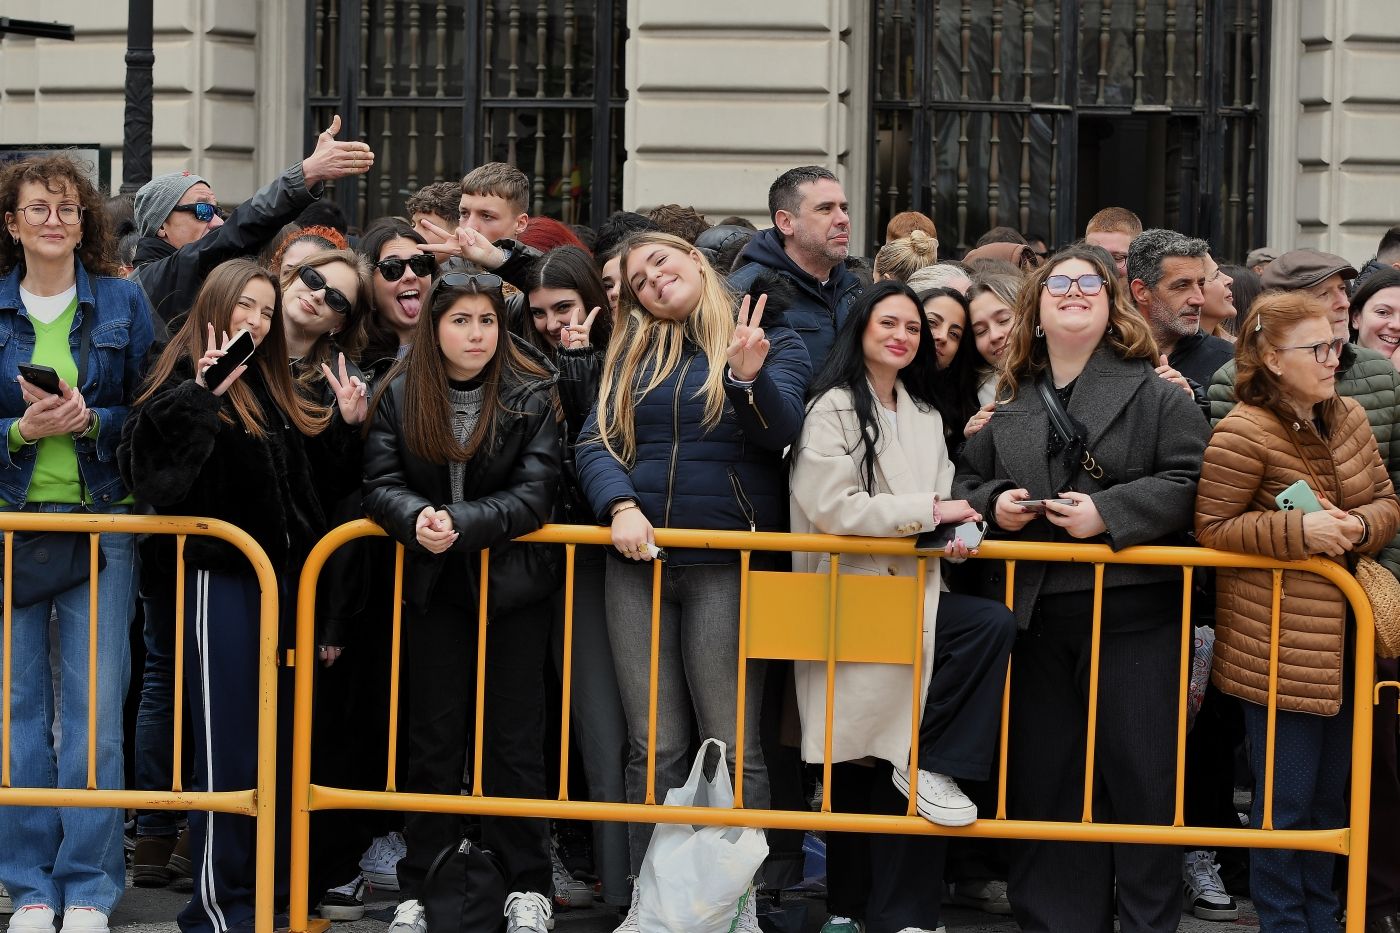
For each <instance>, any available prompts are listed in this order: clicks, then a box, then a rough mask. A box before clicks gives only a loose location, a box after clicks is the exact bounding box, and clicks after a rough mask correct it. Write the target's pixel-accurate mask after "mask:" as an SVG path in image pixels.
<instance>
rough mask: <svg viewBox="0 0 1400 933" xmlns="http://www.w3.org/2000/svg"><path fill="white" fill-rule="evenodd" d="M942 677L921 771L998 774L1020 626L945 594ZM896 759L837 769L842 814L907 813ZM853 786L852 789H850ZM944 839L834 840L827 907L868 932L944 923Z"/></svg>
mask: <svg viewBox="0 0 1400 933" xmlns="http://www.w3.org/2000/svg"><path fill="white" fill-rule="evenodd" d="M935 626H936V632H937V634H936V636H935V642H934V644H935V651H934V662H933V676H932V678H931V679H930V680H929V685H928V693H927V695H926V696H925V698H924V712H923V720H922V722H921V723H920V726H919V767H920V768H922V769H924V770H926V771H936V772H939V773H940V774H947V775H949V776H951V777H954V778H958V779H961V780H969V781H975V780H983V779H985V778H986V777H987V776H988V774H989V773H990V772H991V766H992V761H993V758H994V756H995V753H996V743H997V735H998V727H999V726H1000V724H1001V697H1002V691H1003V690H1004V688H1005V685H1006V664H1007V659H1008V657H1009V655H1010V652H1011V644H1012V642H1013V641H1014V639H1015V637H1016V620H1015V618H1014V617H1013V616H1012V614H1011V611H1010V610H1008V609H1007V608H1006V607H1005V606H1003V605H1002V604H1001V603H998V602H993V601H992V600H989V599H981V598H979V597H976V596H963V595H961V594H957V593H943V594H942V595H941V596H940V597H939V600H938V617H937V621H936V622H935ZM890 772H891V766H890V764H889V763H888V762H877V763H876V765H875V767H873V768H871V767H863V766H861V765H858V764H854V763H842V764H840V765H834V766H833V767H832V778H831V780H832V784H833V785H836V786H835V787H830V788H827V789H826V792H827V793H829V794H833V796H832V798H831V800H832V809H833V810H837V811H839V812H848V813H852V812H853V813H894V814H899V813H904V812H906V810H907V807H908V801H907V799H906V798H905V797H904V795H903V794H901V793H899V791H897V790H895V788H894V785H893V783H892V782H891V779H890ZM844 782H849V784H850V788H849V790H848V789H847V788H846V787H845V786H842V785H843V783H844ZM947 842H948V840H947V838H946V837H944V836H921V835H888V836H885V835H867V834H864V833H830V834H828V835H827V850H826V855H827V904H828V906H829V908H830V911H831V913H832V914H839V915H842V916H848V917H855V918H863V919H864V920H865V926H866V931H867V933H896V931H898V930H902V929H904V928H905V927H915V928H922V929H929V930H932V929H934V928H936V927H937V926H938V910H939V904H940V902H941V900H942V895H943V884H942V878H943V860H944V857H945V854H946V851H947Z"/></svg>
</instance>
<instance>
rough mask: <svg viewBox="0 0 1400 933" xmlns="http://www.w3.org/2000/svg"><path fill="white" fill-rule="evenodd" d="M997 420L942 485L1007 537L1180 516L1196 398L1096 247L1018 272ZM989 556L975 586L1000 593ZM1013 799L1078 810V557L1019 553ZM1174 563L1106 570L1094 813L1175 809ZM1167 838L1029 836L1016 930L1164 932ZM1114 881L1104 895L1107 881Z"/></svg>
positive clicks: (1082, 728)
mask: <svg viewBox="0 0 1400 933" xmlns="http://www.w3.org/2000/svg"><path fill="white" fill-rule="evenodd" d="M1005 355H1006V363H1005V366H1004V367H1003V370H1002V375H1001V381H1000V383H999V384H998V387H997V410H996V416H995V417H994V418H992V419H990V420H989V421H988V422H987V423H986V425H985V426H984V427H983V428H982V430H981V431H979V432H978V433H977V434H975V435H973V437H972V438H971V439H970V440H969V441H968V443H967V445H966V447H965V448H964V450H963V455H962V459H961V462H960V464H959V467H958V475H957V478H956V480H955V481H954V483H953V492H952V495H953V496H954V497H955V498H959V499H966V500H967V501H968V504H969V505H971V506H972V508H974V509H975V510H976V511H978V512H980V513H981V514H983V515H985V516H987V517H988V518H989V519H991V520H992V522H993V523H994V525H995V531H994V535H996V536H999V537H1003V538H1012V539H1015V540H1023V541H1025V540H1029V541H1051V542H1064V543H1068V542H1077V541H1083V542H1094V543H1101V544H1107V545H1108V546H1109V547H1112V548H1113V549H1115V550H1118V549H1121V548H1125V547H1129V546H1132V545H1135V544H1147V543H1149V542H1154V541H1161V540H1162V539H1163V538H1164V537H1166V536H1169V535H1172V534H1173V533H1178V532H1182V531H1185V530H1186V529H1188V528H1189V527H1190V524H1191V517H1192V507H1193V504H1194V502H1195V498H1196V474H1197V471H1198V470H1199V468H1200V459H1201V451H1202V450H1203V449H1204V448H1205V443H1206V437H1207V435H1208V433H1209V430H1208V427H1207V424H1206V420H1205V418H1204V417H1202V415H1201V412H1200V410H1199V409H1198V408H1197V407H1196V406H1195V404H1194V403H1193V402H1192V400H1191V397H1190V396H1189V395H1187V394H1186V393H1185V392H1182V391H1181V390H1180V389H1179V388H1177V387H1176V386H1174V385H1171V384H1170V383H1168V382H1167V381H1165V380H1163V379H1160V378H1158V376H1157V374H1156V373H1155V371H1154V369H1155V366H1156V360H1157V348H1156V346H1155V344H1154V342H1153V340H1152V334H1151V332H1150V331H1149V330H1148V329H1147V324H1146V322H1145V321H1144V320H1143V317H1142V315H1140V314H1138V313H1137V311H1136V310H1135V309H1134V308H1133V307H1132V306H1131V305H1130V304H1129V303H1128V300H1127V297H1126V295H1125V293H1124V289H1123V285H1122V284H1121V280H1120V279H1119V278H1118V277H1117V276H1116V275H1114V272H1113V269H1112V267H1110V266H1109V265H1108V263H1107V262H1106V259H1105V257H1104V256H1103V253H1102V251H1100V250H1098V249H1093V248H1086V247H1071V248H1070V249H1067V250H1065V251H1063V252H1061V253H1059V254H1057V255H1056V256H1055V257H1053V258H1052V259H1051V260H1050V262H1049V263H1048V264H1047V265H1045V266H1042V267H1041V268H1040V269H1038V270H1037V271H1036V272H1035V273H1034V274H1033V275H1032V276H1031V277H1030V278H1029V279H1028V280H1027V282H1026V285H1025V287H1024V288H1023V289H1022V291H1021V294H1020V299H1019V301H1018V303H1017V307H1016V314H1015V323H1014V324H1012V330H1011V336H1010V338H1009V339H1008V347H1007V350H1006V354H1005ZM1005 575H1006V571H1005V569H1004V568H1003V567H1002V566H1001V565H1000V564H993V565H992V567H991V568H990V570H989V571H988V572H987V573H986V575H985V579H984V580H983V581H982V582H983V584H984V585H985V586H986V589H985V591H984V595H986V596H989V597H991V598H999V597H1002V596H1004V595H1005V587H1006V580H1005ZM1014 596H1015V599H1014V606H1015V612H1016V619H1017V622H1018V623H1019V625H1020V627H1021V634H1020V636H1019V638H1018V639H1017V642H1016V646H1015V649H1014V652H1013V656H1014V658H1015V663H1014V665H1013V669H1012V674H1011V693H1012V697H1011V723H1010V731H1011V747H1010V753H1009V756H1010V757H1009V761H1010V772H1009V775H1008V785H1009V786H1008V803H1007V807H1008V809H1007V812H1008V814H1009V815H1010V816H1011V817H1012V818H1014V819H1031V820H1056V821H1065V822H1078V821H1079V820H1080V819H1081V818H1082V816H1083V807H1084V800H1083V793H1084V785H1085V780H1084V763H1085V750H1086V749H1085V746H1086V742H1087V724H1088V716H1089V712H1090V709H1089V705H1088V701H1087V698H1088V696H1089V676H1090V675H1089V670H1090V663H1091V644H1092V635H1093V624H1092V620H1093V617H1094V605H1095V581H1094V572H1093V570H1092V568H1091V567H1089V566H1088V565H1086V564H1082V563H1063V564H1061V563H1055V564H1045V563H1040V564H1037V563H1029V564H1023V565H1022V566H1020V567H1018V568H1017V571H1016V578H1015V593H1014ZM1180 596H1181V572H1180V570H1179V569H1173V568H1168V567H1143V566H1132V565H1116V566H1112V567H1108V568H1106V572H1105V574H1104V580H1103V595H1102V605H1101V627H1100V632H1101V637H1100V640H1099V652H1098V698H1099V700H1098V709H1097V715H1098V727H1097V730H1098V731H1097V740H1096V745H1095V758H1094V769H1095V774H1094V775H1093V777H1094V782H1093V786H1094V788H1095V794H1094V818H1095V819H1096V820H1103V821H1110V822H1123V823H1141V824H1158V825H1164V824H1169V823H1170V822H1171V819H1172V813H1173V804H1174V793H1173V791H1174V788H1173V781H1172V778H1171V775H1172V773H1173V768H1172V761H1173V760H1174V757H1175V749H1176V709H1177V704H1176V702H1175V701H1174V700H1172V697H1174V696H1175V695H1176V693H1177V691H1178V689H1179V684H1178V674H1179V659H1180V650H1181V629H1180V612H1181V611H1180ZM1180 859H1181V856H1180V853H1179V852H1177V851H1175V850H1172V849H1169V848H1167V847H1160V846H1159V847H1154V846H1136V845H1109V844H1104V843H1094V844H1090V843H1066V842H1041V841H1036V842H1025V843H1021V844H1019V845H1018V846H1017V847H1016V851H1015V856H1014V858H1013V860H1012V864H1011V872H1010V883H1009V886H1008V895H1009V898H1010V900H1011V906H1012V908H1013V910H1014V912H1015V914H1016V920H1017V922H1018V923H1019V924H1020V926H1021V929H1022V930H1026V931H1034V933H1048V931H1051V930H1085V931H1095V933H1103V931H1109V930H1112V929H1113V915H1114V906H1115V900H1116V902H1117V913H1118V918H1119V921H1120V923H1121V928H1122V930H1123V933H1169V931H1174V930H1176V928H1177V923H1178V921H1179V920H1180V915H1181V887H1180V885H1181V882H1180V877H1181V876H1180V871H1181V866H1180ZM1115 883H1116V897H1115Z"/></svg>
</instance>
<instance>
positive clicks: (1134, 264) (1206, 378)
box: [1128, 229, 1235, 386]
mask: <svg viewBox="0 0 1400 933" xmlns="http://www.w3.org/2000/svg"><path fill="white" fill-rule="evenodd" d="M1209 252H1210V245H1209V244H1208V243H1206V241H1205V240H1198V239H1195V238H1194V237H1188V236H1185V235H1184V234H1180V233H1177V232H1176V231H1175V230H1160V229H1159V230H1145V231H1143V232H1142V233H1141V234H1139V235H1138V236H1137V237H1135V238H1134V239H1133V242H1132V245H1131V246H1129V247H1128V289H1129V291H1130V292H1131V294H1132V296H1133V304H1135V305H1137V309H1138V311H1139V312H1141V314H1142V316H1143V317H1144V318H1146V319H1147V324H1148V326H1149V327H1151V328H1152V336H1153V337H1154V338H1155V339H1156V341H1157V350H1158V352H1160V353H1162V354H1163V355H1165V356H1166V364H1167V365H1168V366H1170V367H1171V368H1172V369H1175V370H1176V371H1177V372H1179V373H1181V374H1182V375H1183V376H1185V377H1186V378H1187V379H1190V380H1191V381H1193V382H1195V383H1196V384H1197V385H1198V386H1208V385H1210V380H1211V377H1212V376H1214V375H1215V371H1216V370H1217V369H1219V368H1220V367H1221V366H1223V365H1225V363H1226V362H1228V361H1229V360H1230V359H1232V358H1233V357H1234V355H1235V348H1234V347H1233V346H1231V344H1230V342H1229V341H1227V340H1222V339H1221V338H1219V337H1212V336H1210V335H1209V334H1205V333H1202V332H1201V307H1202V306H1203V305H1204V304H1205V301H1206V298H1205V288H1206V264H1207V263H1206V257H1207V256H1208V254H1209Z"/></svg>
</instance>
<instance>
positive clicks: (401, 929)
mask: <svg viewBox="0 0 1400 933" xmlns="http://www.w3.org/2000/svg"><path fill="white" fill-rule="evenodd" d="M389 933H428V918H427V917H425V916H424V915H423V905H422V904H420V903H419V902H418V901H404V902H403V903H402V904H400V905H399V906H398V907H395V908H394V920H393V922H392V923H390V924H389Z"/></svg>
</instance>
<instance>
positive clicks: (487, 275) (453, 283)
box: [438, 272, 502, 292]
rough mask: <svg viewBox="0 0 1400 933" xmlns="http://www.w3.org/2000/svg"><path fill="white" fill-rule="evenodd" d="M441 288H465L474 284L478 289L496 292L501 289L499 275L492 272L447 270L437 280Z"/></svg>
mask: <svg viewBox="0 0 1400 933" xmlns="http://www.w3.org/2000/svg"><path fill="white" fill-rule="evenodd" d="M438 282H439V285H440V287H442V288H465V287H466V286H468V285H474V286H476V289H477V290H478V291H483V292H498V291H500V290H501V284H502V282H501V277H500V276H499V275H496V274H495V273H494V272H449V273H447V274H446V275H444V276H443V277H442V278H441V279H439V280H438Z"/></svg>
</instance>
